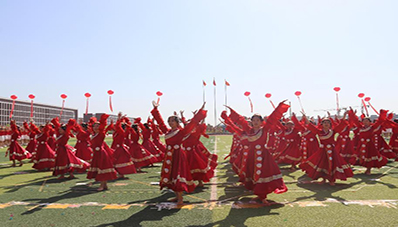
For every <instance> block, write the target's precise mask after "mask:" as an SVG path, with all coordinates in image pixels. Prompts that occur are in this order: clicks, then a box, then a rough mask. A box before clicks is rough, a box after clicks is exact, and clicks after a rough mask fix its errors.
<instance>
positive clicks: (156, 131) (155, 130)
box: [151, 123, 166, 154]
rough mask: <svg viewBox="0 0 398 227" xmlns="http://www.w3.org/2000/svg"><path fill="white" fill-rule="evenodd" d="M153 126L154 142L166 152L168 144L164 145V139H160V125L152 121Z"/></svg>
mask: <svg viewBox="0 0 398 227" xmlns="http://www.w3.org/2000/svg"><path fill="white" fill-rule="evenodd" d="M151 128H152V135H151V136H152V142H153V143H154V144H155V146H156V147H157V148H158V149H159V150H161V151H162V152H163V154H164V153H166V146H165V145H164V143H162V141H160V134H161V132H160V131H159V126H157V125H156V124H154V123H152V124H151Z"/></svg>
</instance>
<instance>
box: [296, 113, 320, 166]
mask: <svg viewBox="0 0 398 227" xmlns="http://www.w3.org/2000/svg"><path fill="white" fill-rule="evenodd" d="M292 121H293V122H294V124H295V127H297V128H298V130H299V131H300V132H301V142H300V151H301V153H302V154H303V156H302V159H301V162H306V161H307V159H308V158H309V157H311V156H312V155H313V154H315V153H316V152H317V151H318V149H319V142H318V139H317V138H316V133H314V132H312V131H311V130H309V129H307V127H306V125H308V124H313V123H312V122H310V121H309V120H308V118H307V117H306V116H305V115H304V114H303V117H302V120H301V121H299V120H298V119H297V117H296V115H295V114H294V113H293V116H292Z"/></svg>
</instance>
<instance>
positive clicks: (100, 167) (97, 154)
mask: <svg viewBox="0 0 398 227" xmlns="http://www.w3.org/2000/svg"><path fill="white" fill-rule="evenodd" d="M108 117H109V115H107V114H103V115H102V116H101V120H100V122H99V123H100V126H99V132H98V133H96V134H95V135H94V136H93V137H92V138H91V148H92V149H93V152H94V154H93V160H92V162H91V166H90V168H89V169H88V172H87V178H88V179H95V180H96V181H108V180H114V179H116V178H117V173H116V170H115V168H114V167H113V162H112V152H111V151H110V148H109V147H108V145H107V144H106V143H105V141H104V140H105V133H106V130H105V127H106V120H107V119H108Z"/></svg>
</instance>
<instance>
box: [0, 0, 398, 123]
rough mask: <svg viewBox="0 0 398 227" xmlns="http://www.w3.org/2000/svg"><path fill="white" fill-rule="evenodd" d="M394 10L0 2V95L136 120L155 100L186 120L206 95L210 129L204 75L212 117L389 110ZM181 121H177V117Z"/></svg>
mask: <svg viewBox="0 0 398 227" xmlns="http://www.w3.org/2000/svg"><path fill="white" fill-rule="evenodd" d="M397 8H398V1H385V0H378V1H367V0H350V1H346V0H343V1H339V0H333V1H315V0H314V1H309V0H302V1H300V0H294V1H287V0H282V1H265V0H261V1H260V0H258V1H254V0H252V1H250V0H247V1H237V0H236V1H235V0H224V1H222V0H219V1H210V0H209V1H207V0H200V1H199V0H197V1H186V0H180V1H174V0H170V1H164V0H158V1H155V0H153V1H143V0H142V1H132V0H131V1H130V0H129V1H100V0H95V1H94V0H93V1H84V0H79V1H18V0H3V1H0V75H1V81H2V85H3V86H2V89H1V91H0V96H2V97H9V96H10V95H11V94H16V95H17V96H18V97H20V99H23V100H27V99H28V98H27V96H28V95H29V94H30V93H32V94H35V95H36V101H37V102H41V103H48V104H53V105H60V104H61V99H60V97H59V95H60V94H61V93H65V94H67V95H68V96H69V97H68V99H67V101H66V106H68V107H75V108H79V110H80V113H82V112H83V111H84V109H85V98H84V93H86V92H90V93H91V94H92V97H91V100H90V112H109V107H108V99H107V93H106V91H107V90H109V89H112V90H114V91H115V94H114V95H113V102H114V109H115V110H116V111H119V110H120V111H123V112H125V113H127V114H129V115H131V116H141V117H144V118H145V117H146V116H148V113H149V111H150V110H151V108H152V107H151V101H152V100H155V99H156V95H155V93H156V91H158V90H160V91H162V92H163V93H164V96H163V97H162V100H161V107H160V108H161V111H162V113H163V114H164V115H169V114H171V113H172V111H173V110H182V109H183V110H186V112H190V111H191V110H194V109H196V108H198V107H200V106H201V102H202V80H205V81H206V82H207V84H208V86H207V87H206V93H207V101H208V105H207V107H208V109H209V121H210V122H213V86H212V85H211V81H212V79H213V77H215V78H216V81H217V84H218V86H217V104H218V105H217V109H218V110H221V109H222V108H223V107H222V104H223V102H224V86H223V81H224V79H227V80H228V81H229V82H230V84H231V86H230V87H229V88H228V99H229V104H230V105H231V106H232V107H233V108H235V109H236V110H237V111H238V112H240V113H242V114H245V115H250V106H249V103H248V101H247V98H246V97H245V96H244V95H243V93H244V92H245V91H250V92H251V93H252V95H251V98H252V100H253V103H254V112H259V113H262V114H264V115H266V114H269V113H270V111H271V110H272V107H271V105H270V104H269V102H268V100H266V99H265V97H264V95H265V93H272V95H273V97H272V100H273V102H275V103H277V102H279V101H281V100H283V99H289V100H290V101H291V102H292V109H293V111H296V112H298V111H299V110H300V108H299V104H298V101H297V98H296V97H295V96H294V92H295V91H297V90H300V91H302V92H303V95H302V96H301V99H302V102H303V105H304V108H305V110H306V112H307V113H309V114H314V115H316V114H320V115H324V112H315V111H314V110H318V109H331V108H335V106H336V104H335V94H334V93H335V92H334V91H333V87H335V86H339V87H341V89H342V90H341V92H340V100H341V106H349V105H352V106H358V105H359V104H360V101H359V98H358V97H357V94H358V93H360V92H363V93H365V94H366V96H370V97H371V98H372V101H371V103H372V104H373V105H374V106H375V107H376V108H385V109H389V110H392V111H395V112H398V104H397V101H396V100H397V92H396V87H397V84H398V64H397V62H398V61H397V60H398V55H397V53H398V45H397V40H398V31H397V27H398V25H397V23H398V15H397V14H396V9H397ZM188 116H189V115H188Z"/></svg>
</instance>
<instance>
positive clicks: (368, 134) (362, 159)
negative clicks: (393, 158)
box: [349, 110, 388, 168]
mask: <svg viewBox="0 0 398 227" xmlns="http://www.w3.org/2000/svg"><path fill="white" fill-rule="evenodd" d="M349 115H350V121H352V122H354V124H356V126H357V127H358V128H359V132H358V134H357V141H358V144H357V146H356V153H357V154H358V156H359V157H358V158H359V161H358V162H359V165H361V166H364V167H367V168H372V167H376V168H381V167H382V166H384V165H386V164H387V161H388V160H387V158H386V157H384V156H383V155H381V154H380V152H379V149H378V147H376V146H378V144H377V143H376V141H375V140H374V133H375V132H377V131H378V127H379V126H381V125H382V124H383V123H384V121H385V118H386V115H387V112H386V111H384V110H381V111H380V116H379V119H378V120H377V122H376V123H375V124H373V125H370V126H369V127H364V126H362V124H361V123H360V122H359V120H358V117H357V116H356V115H355V113H354V112H353V111H350V112H349Z"/></svg>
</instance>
